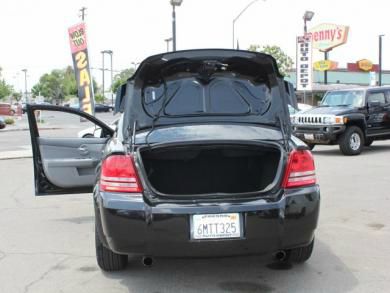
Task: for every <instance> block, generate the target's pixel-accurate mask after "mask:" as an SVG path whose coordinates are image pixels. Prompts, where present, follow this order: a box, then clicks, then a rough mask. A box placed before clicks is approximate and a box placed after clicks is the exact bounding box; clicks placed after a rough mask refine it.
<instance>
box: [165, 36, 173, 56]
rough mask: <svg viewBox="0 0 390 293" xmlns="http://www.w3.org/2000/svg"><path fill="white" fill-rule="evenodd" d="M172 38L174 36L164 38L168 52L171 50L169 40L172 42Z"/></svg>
mask: <svg viewBox="0 0 390 293" xmlns="http://www.w3.org/2000/svg"><path fill="white" fill-rule="evenodd" d="M172 40H173V38H172V37H171V38H168V39H165V40H164V41H165V42H166V43H167V52H169V42H171V41H172Z"/></svg>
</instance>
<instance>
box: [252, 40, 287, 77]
mask: <svg viewBox="0 0 390 293" xmlns="http://www.w3.org/2000/svg"><path fill="white" fill-rule="evenodd" d="M248 50H249V51H255V52H261V53H265V54H268V55H271V56H272V57H274V58H275V59H276V63H277V65H278V68H279V72H280V73H281V74H282V75H283V76H288V74H287V73H288V71H289V70H291V68H292V66H293V64H294V62H293V59H292V58H291V57H290V56H288V55H287V54H286V53H284V52H283V50H282V49H281V48H280V47H278V46H269V45H267V46H260V45H250V46H249V49H248Z"/></svg>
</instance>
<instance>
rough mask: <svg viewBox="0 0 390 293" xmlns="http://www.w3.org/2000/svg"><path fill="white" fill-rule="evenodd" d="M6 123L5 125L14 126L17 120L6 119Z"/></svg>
mask: <svg viewBox="0 0 390 293" xmlns="http://www.w3.org/2000/svg"><path fill="white" fill-rule="evenodd" d="M4 122H5V124H8V125H12V124H14V123H15V120H14V119H12V118H5V119H4Z"/></svg>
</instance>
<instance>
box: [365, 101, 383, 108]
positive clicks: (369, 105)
mask: <svg viewBox="0 0 390 293" xmlns="http://www.w3.org/2000/svg"><path fill="white" fill-rule="evenodd" d="M380 105H381V102H379V101H372V102H368V107H369V108H376V107H379V106H380Z"/></svg>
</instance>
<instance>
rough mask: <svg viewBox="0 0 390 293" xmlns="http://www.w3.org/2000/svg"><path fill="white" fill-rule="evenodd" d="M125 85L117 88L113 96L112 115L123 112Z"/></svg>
mask: <svg viewBox="0 0 390 293" xmlns="http://www.w3.org/2000/svg"><path fill="white" fill-rule="evenodd" d="M126 85H127V84H126V83H125V84H122V85H121V86H120V87H118V89H117V91H116V96H115V108H114V114H116V113H118V112H123V110H124V105H125V103H124V97H125V95H126Z"/></svg>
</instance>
